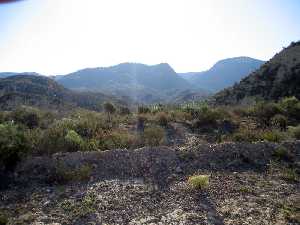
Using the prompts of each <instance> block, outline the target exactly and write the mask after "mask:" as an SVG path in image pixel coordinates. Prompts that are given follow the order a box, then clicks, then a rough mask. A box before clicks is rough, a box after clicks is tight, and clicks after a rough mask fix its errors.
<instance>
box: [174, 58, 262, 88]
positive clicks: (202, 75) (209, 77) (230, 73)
mask: <svg viewBox="0 0 300 225" xmlns="http://www.w3.org/2000/svg"><path fill="white" fill-rule="evenodd" d="M263 63H264V62H263V61H261V60H257V59H253V58H250V57H235V58H229V59H224V60H220V61H218V62H217V63H216V64H215V65H214V66H213V67H212V68H210V69H209V70H207V71H204V72H194V73H182V74H180V76H181V77H183V78H185V79H186V80H188V81H189V82H190V83H191V84H193V85H196V86H197V87H199V88H203V89H208V90H210V91H214V92H215V91H220V90H222V89H223V88H226V87H230V86H231V85H233V84H234V83H236V82H239V81H240V80H241V79H242V78H244V77H246V76H247V75H248V74H249V73H251V72H253V71H255V70H256V69H258V68H259V67H260V66H261V65H262V64H263Z"/></svg>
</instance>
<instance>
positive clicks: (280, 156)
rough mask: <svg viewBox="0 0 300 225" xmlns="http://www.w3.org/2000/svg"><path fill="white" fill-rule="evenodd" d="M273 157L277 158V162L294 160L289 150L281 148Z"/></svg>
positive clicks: (277, 149)
mask: <svg viewBox="0 0 300 225" xmlns="http://www.w3.org/2000/svg"><path fill="white" fill-rule="evenodd" d="M273 156H274V157H275V158H277V160H290V159H292V156H291V153H290V152H289V151H288V149H287V148H285V147H283V146H280V147H278V148H276V149H275V151H274V153H273Z"/></svg>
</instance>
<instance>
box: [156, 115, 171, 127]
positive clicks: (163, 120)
mask: <svg viewBox="0 0 300 225" xmlns="http://www.w3.org/2000/svg"><path fill="white" fill-rule="evenodd" d="M156 120H157V122H158V124H159V125H160V126H163V127H166V126H167V125H168V122H169V120H170V119H169V116H168V115H167V114H166V113H165V112H159V113H157V114H156Z"/></svg>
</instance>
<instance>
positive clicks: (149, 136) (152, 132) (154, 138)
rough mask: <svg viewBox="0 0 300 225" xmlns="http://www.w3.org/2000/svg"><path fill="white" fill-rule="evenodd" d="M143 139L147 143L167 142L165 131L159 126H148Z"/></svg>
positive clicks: (160, 143)
mask: <svg viewBox="0 0 300 225" xmlns="http://www.w3.org/2000/svg"><path fill="white" fill-rule="evenodd" d="M143 139H144V142H145V144H146V145H149V146H158V145H162V144H164V142H165V131H164V129H163V128H161V127H159V126H153V125H152V126H150V127H147V128H146V129H145V131H144V134H143Z"/></svg>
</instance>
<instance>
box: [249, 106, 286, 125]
mask: <svg viewBox="0 0 300 225" xmlns="http://www.w3.org/2000/svg"><path fill="white" fill-rule="evenodd" d="M279 113H280V107H279V106H278V105H277V104H275V103H272V102H269V103H266V102H260V103H257V104H256V105H255V106H254V107H253V109H252V112H251V114H252V115H253V116H254V117H255V119H256V121H257V122H258V124H259V125H260V126H261V127H263V128H266V127H268V126H270V121H271V118H272V117H273V116H275V115H276V114H279Z"/></svg>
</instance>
